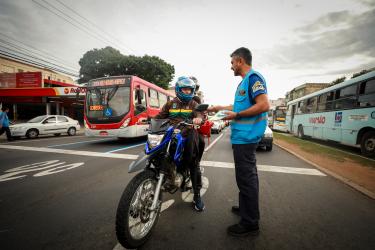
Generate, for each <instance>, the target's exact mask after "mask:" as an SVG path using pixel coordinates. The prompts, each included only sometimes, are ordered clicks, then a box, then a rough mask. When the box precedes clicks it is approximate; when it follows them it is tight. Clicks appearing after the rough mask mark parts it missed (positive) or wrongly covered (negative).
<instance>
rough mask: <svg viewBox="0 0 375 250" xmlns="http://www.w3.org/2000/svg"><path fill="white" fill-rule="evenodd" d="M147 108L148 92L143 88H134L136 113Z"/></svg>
mask: <svg viewBox="0 0 375 250" xmlns="http://www.w3.org/2000/svg"><path fill="white" fill-rule="evenodd" d="M146 110H147V104H146V93H145V92H144V91H143V90H142V89H134V115H139V114H140V113H143V112H144V111H146Z"/></svg>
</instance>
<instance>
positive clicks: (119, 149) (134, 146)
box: [106, 142, 146, 154]
mask: <svg viewBox="0 0 375 250" xmlns="http://www.w3.org/2000/svg"><path fill="white" fill-rule="evenodd" d="M145 144H146V143H145V142H142V143H140V144H136V145H131V146H125V147H123V148H118V149H114V150H111V151H108V152H106V153H107V154H110V153H114V152H118V151H122V150H126V149H129V148H136V147H139V146H142V145H145Z"/></svg>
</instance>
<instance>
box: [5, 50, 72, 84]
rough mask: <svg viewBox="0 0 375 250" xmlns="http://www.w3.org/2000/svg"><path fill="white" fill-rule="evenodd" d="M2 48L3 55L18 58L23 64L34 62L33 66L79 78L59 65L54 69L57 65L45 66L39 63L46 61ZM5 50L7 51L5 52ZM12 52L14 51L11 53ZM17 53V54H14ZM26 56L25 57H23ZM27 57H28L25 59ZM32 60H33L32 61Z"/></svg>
mask: <svg viewBox="0 0 375 250" xmlns="http://www.w3.org/2000/svg"><path fill="white" fill-rule="evenodd" d="M0 47H2V48H3V49H1V48H0V51H1V52H2V53H1V55H4V56H9V57H12V58H14V57H16V58H17V59H18V60H19V61H21V62H27V63H30V62H32V64H34V65H38V66H40V67H43V68H48V69H53V70H54V71H58V72H61V73H64V74H67V75H71V76H75V77H78V74H77V73H76V72H72V71H70V70H68V69H63V68H61V67H60V66H59V65H57V67H58V68H56V67H54V66H53V65H55V64H50V65H49V64H43V63H40V62H39V61H44V60H41V59H40V58H36V57H32V56H29V55H27V54H24V53H21V52H18V51H16V50H12V49H9V48H6V47H4V46H2V45H0ZM4 48H5V49H6V50H4ZM10 51H13V53H12V52H10ZM14 52H15V53H14ZM22 55H24V56H22ZM25 56H26V57H25ZM30 58H31V59H30ZM33 59H36V60H38V61H35V60H33Z"/></svg>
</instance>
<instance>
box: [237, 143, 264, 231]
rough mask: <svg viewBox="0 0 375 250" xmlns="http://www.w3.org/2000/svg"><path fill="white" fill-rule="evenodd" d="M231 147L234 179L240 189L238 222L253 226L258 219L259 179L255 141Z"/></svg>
mask: <svg viewBox="0 0 375 250" xmlns="http://www.w3.org/2000/svg"><path fill="white" fill-rule="evenodd" d="M232 148H233V156H234V164H235V171H236V181H237V186H238V188H239V190H240V192H239V206H240V215H241V221H240V224H242V225H244V226H255V225H258V221H259V180H258V171H257V166H256V158H255V151H256V148H257V143H250V144H233V145H232Z"/></svg>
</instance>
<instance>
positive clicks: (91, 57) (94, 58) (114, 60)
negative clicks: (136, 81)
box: [78, 47, 175, 89]
mask: <svg viewBox="0 0 375 250" xmlns="http://www.w3.org/2000/svg"><path fill="white" fill-rule="evenodd" d="M79 65H80V66H81V69H80V76H81V78H80V79H79V80H78V82H79V83H84V82H88V81H89V80H91V79H94V78H98V77H105V76H118V75H135V76H138V77H140V78H142V79H144V80H146V81H149V82H152V83H154V84H156V85H158V86H160V87H162V88H164V89H167V88H168V86H169V83H170V82H171V81H172V79H173V77H174V73H175V70H174V66H173V65H171V64H169V63H167V62H165V61H164V60H163V59H161V58H159V57H157V56H148V55H145V56H143V57H138V56H131V55H130V56H125V55H122V54H121V53H120V51H118V50H116V49H114V48H112V47H106V48H103V49H93V50H90V51H87V52H86V53H85V54H84V55H83V57H82V58H81V59H80V60H79Z"/></svg>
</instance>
